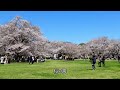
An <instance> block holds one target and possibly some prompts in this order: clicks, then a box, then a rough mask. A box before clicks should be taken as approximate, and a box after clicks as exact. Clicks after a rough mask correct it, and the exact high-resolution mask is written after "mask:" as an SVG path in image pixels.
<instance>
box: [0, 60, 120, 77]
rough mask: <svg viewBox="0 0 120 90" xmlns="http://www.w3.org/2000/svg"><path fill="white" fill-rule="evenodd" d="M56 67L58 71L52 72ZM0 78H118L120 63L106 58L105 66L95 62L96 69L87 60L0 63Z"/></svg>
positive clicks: (119, 75)
mask: <svg viewBox="0 0 120 90" xmlns="http://www.w3.org/2000/svg"><path fill="white" fill-rule="evenodd" d="M57 69H58V70H59V72H58V73H57V72H54V70H57ZM63 69H65V71H66V73H63V72H62V70H63ZM60 70H61V72H60ZM0 79H120V63H118V62H117V61H116V60H108V61H106V66H105V67H98V64H96V70H92V69H91V63H90V62H89V61H88V60H75V61H64V60H47V61H46V62H43V63H42V62H41V63H34V64H33V65H32V64H31V65H29V64H28V63H22V62H21V63H11V64H4V65H3V64H0Z"/></svg>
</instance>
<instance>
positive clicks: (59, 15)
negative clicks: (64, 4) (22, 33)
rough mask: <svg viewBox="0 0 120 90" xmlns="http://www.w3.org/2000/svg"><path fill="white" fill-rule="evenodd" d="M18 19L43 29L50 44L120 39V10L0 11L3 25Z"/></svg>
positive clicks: (0, 20)
mask: <svg viewBox="0 0 120 90" xmlns="http://www.w3.org/2000/svg"><path fill="white" fill-rule="evenodd" d="M15 16H21V17H23V19H26V20H28V21H30V22H31V23H32V24H33V25H36V26H39V27H40V29H41V31H42V33H43V34H44V36H45V37H47V38H48V39H49V40H50V41H68V42H73V43H77V44H79V43H82V42H83V43H86V42H88V41H90V40H91V39H94V38H98V37H102V36H107V37H108V38H110V39H120V33H119V30H120V11H0V24H5V23H7V22H8V21H10V20H11V19H13V18H14V17H15Z"/></svg>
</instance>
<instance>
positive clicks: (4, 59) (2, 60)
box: [0, 54, 11, 64]
mask: <svg viewBox="0 0 120 90" xmlns="http://www.w3.org/2000/svg"><path fill="white" fill-rule="evenodd" d="M10 61H11V60H10V56H9V54H7V55H1V57H0V63H1V64H10Z"/></svg>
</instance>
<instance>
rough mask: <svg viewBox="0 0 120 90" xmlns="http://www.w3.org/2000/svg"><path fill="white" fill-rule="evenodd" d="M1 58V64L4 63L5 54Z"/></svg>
mask: <svg viewBox="0 0 120 90" xmlns="http://www.w3.org/2000/svg"><path fill="white" fill-rule="evenodd" d="M0 60H1V64H4V56H1V58H0Z"/></svg>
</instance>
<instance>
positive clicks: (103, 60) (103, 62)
mask: <svg viewBox="0 0 120 90" xmlns="http://www.w3.org/2000/svg"><path fill="white" fill-rule="evenodd" d="M102 65H103V66H105V56H103V57H102Z"/></svg>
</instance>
